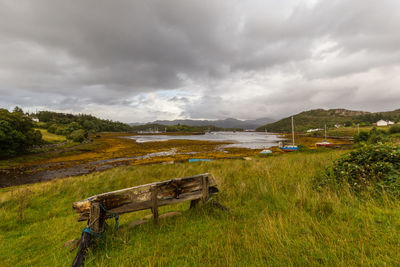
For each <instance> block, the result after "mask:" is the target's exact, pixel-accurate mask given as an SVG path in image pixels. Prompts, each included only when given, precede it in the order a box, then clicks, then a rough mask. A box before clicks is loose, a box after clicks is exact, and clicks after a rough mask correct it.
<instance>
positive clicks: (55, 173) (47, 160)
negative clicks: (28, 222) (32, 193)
mask: <svg viewBox="0 0 400 267" xmlns="http://www.w3.org/2000/svg"><path fill="white" fill-rule="evenodd" d="M128 135H132V134H128V133H125V134H124V133H103V134H101V135H100V137H99V138H98V137H97V138H96V137H95V136H93V137H92V138H93V139H92V140H93V141H92V143H91V144H92V145H89V146H88V145H87V144H86V148H85V149H82V146H85V144H83V145H77V146H74V147H72V148H69V149H65V147H63V146H60V147H59V148H58V149H55V150H52V151H49V152H44V153H39V154H37V155H30V157H27V158H22V159H21V158H14V159H10V160H6V161H2V162H0V163H1V164H0V166H1V168H0V187H9V186H15V185H22V184H29V183H37V182H41V181H47V180H51V179H55V178H62V177H67V176H76V175H82V174H87V173H91V172H96V171H104V170H107V169H110V168H114V167H117V166H122V165H142V164H154V163H164V164H166V163H172V162H177V161H187V160H188V159H190V158H193V157H196V158H207V159H219V158H235V157H243V156H249V155H254V154H256V153H258V152H259V150H254V149H247V148H234V147H228V148H226V147H223V146H224V145H227V144H229V142H210V141H198V140H169V141H164V142H146V143H137V142H135V141H134V140H131V139H128V138H121V137H126V136H128ZM87 147H89V148H90V149H88V148H87Z"/></svg>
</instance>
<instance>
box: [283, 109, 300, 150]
mask: <svg viewBox="0 0 400 267" xmlns="http://www.w3.org/2000/svg"><path fill="white" fill-rule="evenodd" d="M279 148H280V149H281V150H282V151H285V152H293V151H297V150H298V149H299V147H298V146H296V145H295V144H294V123H293V116H292V144H291V145H285V146H279Z"/></svg>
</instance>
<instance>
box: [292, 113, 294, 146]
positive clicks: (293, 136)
mask: <svg viewBox="0 0 400 267" xmlns="http://www.w3.org/2000/svg"><path fill="white" fill-rule="evenodd" d="M292 143H293V145H294V124H293V116H292Z"/></svg>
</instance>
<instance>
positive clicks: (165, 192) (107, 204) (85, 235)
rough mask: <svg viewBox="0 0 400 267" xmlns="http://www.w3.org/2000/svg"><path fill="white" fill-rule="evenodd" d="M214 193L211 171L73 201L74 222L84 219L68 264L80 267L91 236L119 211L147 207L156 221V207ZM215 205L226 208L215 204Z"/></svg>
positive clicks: (196, 200)
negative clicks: (72, 259) (80, 234)
mask: <svg viewBox="0 0 400 267" xmlns="http://www.w3.org/2000/svg"><path fill="white" fill-rule="evenodd" d="M216 193H218V188H217V184H216V183H215V180H214V178H213V177H212V175H211V174H208V173H205V174H200V175H196V176H190V177H184V178H179V179H172V180H167V181H162V182H155V183H151V184H144V185H139V186H135V187H130V188H125V189H121V190H117V191H112V192H107V193H103V194H99V195H95V196H92V197H89V198H87V199H85V200H81V201H78V202H75V203H74V204H73V205H72V207H73V209H74V210H75V212H77V213H79V214H80V216H79V218H78V221H85V220H86V221H87V226H86V227H85V229H84V231H82V236H81V239H80V242H79V250H78V252H77V255H76V257H75V260H74V262H73V264H72V266H82V265H83V262H84V259H85V255H86V252H87V249H88V248H89V246H90V241H91V239H92V236H98V235H99V234H101V233H102V232H103V231H104V227H105V220H106V219H107V218H112V217H116V223H117V222H118V221H117V219H118V216H119V215H120V214H123V213H127V212H133V211H139V210H145V209H151V211H152V213H153V218H154V222H155V223H157V222H158V207H160V206H164V205H170V204H175V203H179V202H183V201H189V200H190V201H191V202H190V208H193V207H195V206H196V205H197V204H198V203H199V202H200V201H201V202H203V203H204V202H206V201H207V200H209V198H210V196H211V195H214V194H216ZM213 204H214V205H215V206H216V207H218V208H221V209H223V210H229V209H227V208H225V207H224V206H222V205H221V204H219V203H218V202H214V203H213Z"/></svg>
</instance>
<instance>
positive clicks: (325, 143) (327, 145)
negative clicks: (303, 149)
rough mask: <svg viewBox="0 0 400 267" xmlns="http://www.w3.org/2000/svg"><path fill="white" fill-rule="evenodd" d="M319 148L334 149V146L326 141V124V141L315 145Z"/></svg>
mask: <svg viewBox="0 0 400 267" xmlns="http://www.w3.org/2000/svg"><path fill="white" fill-rule="evenodd" d="M315 145H316V146H317V147H332V146H333V144H332V143H329V142H328V141H326V124H325V139H324V141H322V142H318V143H315Z"/></svg>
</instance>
